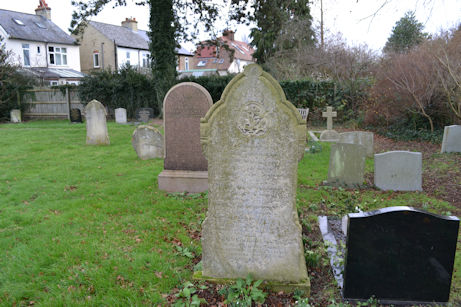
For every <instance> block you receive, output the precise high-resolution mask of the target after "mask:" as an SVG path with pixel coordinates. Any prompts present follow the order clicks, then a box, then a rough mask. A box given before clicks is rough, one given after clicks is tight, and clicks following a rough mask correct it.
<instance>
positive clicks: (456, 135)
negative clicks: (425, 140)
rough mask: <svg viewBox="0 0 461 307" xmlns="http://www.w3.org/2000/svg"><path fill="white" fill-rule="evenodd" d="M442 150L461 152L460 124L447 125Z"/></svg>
mask: <svg viewBox="0 0 461 307" xmlns="http://www.w3.org/2000/svg"><path fill="white" fill-rule="evenodd" d="M441 152H442V153H444V152H461V126H460V125H452V126H445V129H444V130H443V141H442V150H441Z"/></svg>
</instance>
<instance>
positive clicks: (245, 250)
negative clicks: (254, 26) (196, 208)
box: [200, 64, 308, 282]
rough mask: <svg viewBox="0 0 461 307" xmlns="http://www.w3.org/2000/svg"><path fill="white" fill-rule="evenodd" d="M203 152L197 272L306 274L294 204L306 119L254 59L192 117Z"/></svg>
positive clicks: (300, 277)
mask: <svg viewBox="0 0 461 307" xmlns="http://www.w3.org/2000/svg"><path fill="white" fill-rule="evenodd" d="M200 134H201V142H202V146H203V151H204V154H205V156H206V158H207V159H208V174H209V177H208V182H209V193H208V212H207V217H206V219H205V221H204V222H203V225H202V226H203V231H202V250H203V254H202V264H203V275H205V276H210V277H214V278H244V277H246V276H247V275H248V274H249V273H251V274H252V276H253V277H254V278H255V279H263V280H272V281H278V282H302V281H306V280H308V277H307V270H306V262H305V259H304V249H303V244H302V239H301V225H300V223H299V220H298V214H297V211H296V201H295V199H296V184H297V168H298V162H299V160H300V159H301V158H302V157H303V154H304V148H305V139H306V122H305V121H303V120H302V118H301V116H300V114H299V112H298V111H297V110H296V108H295V107H294V106H293V105H292V104H291V103H290V102H289V101H287V100H286V98H285V95H284V92H283V90H282V88H281V87H280V85H279V84H278V82H277V81H276V80H275V79H274V78H272V76H270V75H269V74H268V73H266V72H263V71H262V69H261V67H259V66H258V65H256V64H252V65H248V66H246V67H245V69H244V72H243V73H241V74H239V75H237V76H236V77H235V78H234V79H233V80H232V81H231V82H230V83H229V84H228V85H227V87H226V89H225V90H224V92H223V96H222V97H221V100H220V101H219V102H217V103H216V104H214V105H213V107H212V108H211V109H210V110H209V111H208V113H207V114H206V116H205V118H202V120H201V124H200Z"/></svg>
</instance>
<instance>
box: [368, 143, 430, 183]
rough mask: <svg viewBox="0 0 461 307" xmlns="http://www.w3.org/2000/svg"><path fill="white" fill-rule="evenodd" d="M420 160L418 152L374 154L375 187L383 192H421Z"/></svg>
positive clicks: (420, 155) (420, 156)
mask: <svg viewBox="0 0 461 307" xmlns="http://www.w3.org/2000/svg"><path fill="white" fill-rule="evenodd" d="M422 159H423V158H422V154H421V153H420V152H410V151H388V152H384V153H380V154H376V155H375V186H376V187H378V188H379V189H381V190H385V191H387V190H393V191H422V190H423V188H422V163H423V162H422Z"/></svg>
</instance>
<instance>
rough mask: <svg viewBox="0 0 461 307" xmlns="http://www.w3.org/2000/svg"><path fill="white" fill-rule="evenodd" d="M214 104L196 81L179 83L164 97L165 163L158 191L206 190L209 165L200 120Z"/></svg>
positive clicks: (159, 178)
mask: <svg viewBox="0 0 461 307" xmlns="http://www.w3.org/2000/svg"><path fill="white" fill-rule="evenodd" d="M212 104H213V100H212V98H211V95H210V94H209V93H208V91H207V90H206V89H205V88H204V87H203V86H201V85H199V84H197V83H193V82H183V83H179V84H177V85H175V86H174V87H172V88H171V89H170V90H169V91H168V93H167V94H166V95H165V99H164V101H163V112H164V116H163V120H164V125H165V161H164V170H163V171H162V172H161V173H160V175H159V177H158V184H159V189H161V190H165V191H168V192H185V191H187V192H203V191H206V190H207V188H208V179H207V178H208V173H207V168H208V162H207V160H206V159H205V156H204V155H203V152H202V147H201V145H200V118H202V117H203V116H205V114H206V112H207V111H208V110H209V109H210V107H211V105H212Z"/></svg>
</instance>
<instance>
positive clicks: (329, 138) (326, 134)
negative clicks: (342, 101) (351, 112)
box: [320, 107, 339, 142]
mask: <svg viewBox="0 0 461 307" xmlns="http://www.w3.org/2000/svg"><path fill="white" fill-rule="evenodd" d="M336 116H337V113H336V111H335V112H333V108H332V107H327V111H326V112H322V117H326V118H327V130H324V131H322V133H321V134H320V141H323V142H337V141H338V139H339V133H338V132H336V131H335V130H333V117H336Z"/></svg>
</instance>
